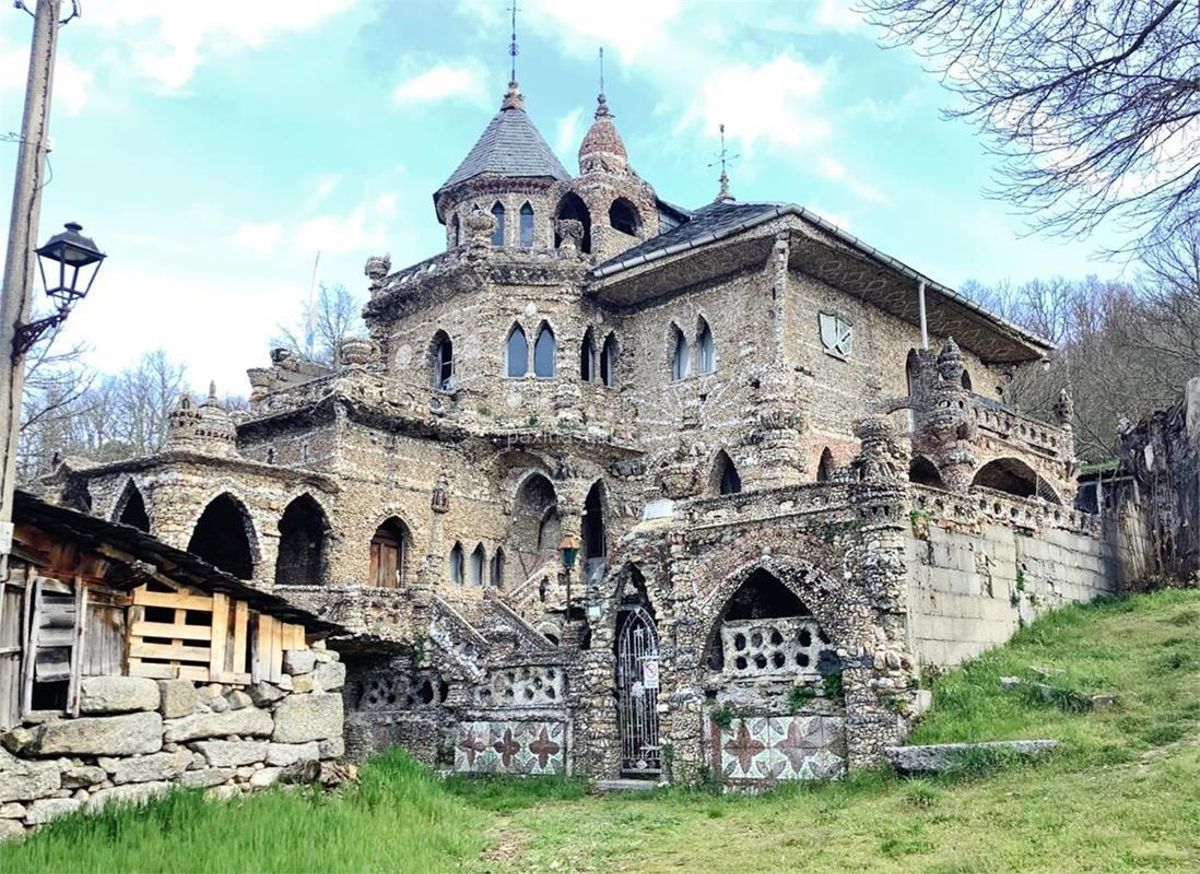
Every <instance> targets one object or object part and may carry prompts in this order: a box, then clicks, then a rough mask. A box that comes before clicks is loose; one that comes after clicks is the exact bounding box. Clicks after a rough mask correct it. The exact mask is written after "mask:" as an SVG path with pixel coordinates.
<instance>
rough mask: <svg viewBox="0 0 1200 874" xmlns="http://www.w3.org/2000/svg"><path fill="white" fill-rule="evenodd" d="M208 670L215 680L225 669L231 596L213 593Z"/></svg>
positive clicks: (214, 680)
mask: <svg viewBox="0 0 1200 874" xmlns="http://www.w3.org/2000/svg"><path fill="white" fill-rule="evenodd" d="M210 630H211V640H212V643H211V644H210V648H211V650H212V654H211V655H210V656H209V659H208V672H209V674H210V675H211V678H212V680H213V682H216V678H217V677H218V676H219V675H220V674H221V673H222V672H223V671H224V670H225V643H226V638H227V637H228V635H229V596H228V595H222V594H220V593H219V592H218V593H216V594H214V595H213V611H212V628H211V629H210Z"/></svg>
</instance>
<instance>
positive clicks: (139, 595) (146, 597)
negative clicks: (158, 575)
mask: <svg viewBox="0 0 1200 874" xmlns="http://www.w3.org/2000/svg"><path fill="white" fill-rule="evenodd" d="M133 603H134V604H138V605H140V606H142V607H173V608H175V609H176V610H203V611H205V612H208V611H211V610H212V599H211V598H206V597H203V596H200V595H185V594H183V593H179V594H175V593H173V592H149V591H146V589H145V588H141V589H134V591H133Z"/></svg>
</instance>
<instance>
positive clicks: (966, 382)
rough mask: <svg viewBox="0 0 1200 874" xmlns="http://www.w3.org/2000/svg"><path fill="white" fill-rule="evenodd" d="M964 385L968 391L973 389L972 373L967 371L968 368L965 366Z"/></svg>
mask: <svg viewBox="0 0 1200 874" xmlns="http://www.w3.org/2000/svg"><path fill="white" fill-rule="evenodd" d="M962 387H963V388H965V389H966V390H967V391H970V390H971V374H969V373H967V370H966V368H963V373H962Z"/></svg>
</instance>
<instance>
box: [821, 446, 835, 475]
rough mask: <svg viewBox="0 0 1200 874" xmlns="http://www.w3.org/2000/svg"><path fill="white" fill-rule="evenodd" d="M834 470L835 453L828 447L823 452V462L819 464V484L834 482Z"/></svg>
mask: <svg viewBox="0 0 1200 874" xmlns="http://www.w3.org/2000/svg"><path fill="white" fill-rule="evenodd" d="M834 469H835V465H834V462H833V452H832V451H831V450H830V449H829V447H828V446H826V447H825V448H824V449H823V450H821V460H820V461H819V462H817V482H819V483H827V482H832V481H833V471H834Z"/></svg>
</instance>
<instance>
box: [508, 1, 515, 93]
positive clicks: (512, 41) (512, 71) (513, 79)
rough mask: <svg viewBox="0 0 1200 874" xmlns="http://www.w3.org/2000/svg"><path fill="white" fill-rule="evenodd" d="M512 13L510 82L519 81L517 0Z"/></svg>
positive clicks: (509, 50)
mask: <svg viewBox="0 0 1200 874" xmlns="http://www.w3.org/2000/svg"><path fill="white" fill-rule="evenodd" d="M510 11H511V12H512V37H511V41H510V42H509V44H508V55H509V57H510V58H511V59H512V60H511V61H510V66H509V73H508V81H509V82H516V81H517V0H513V5H512V7H511V10H510Z"/></svg>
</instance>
